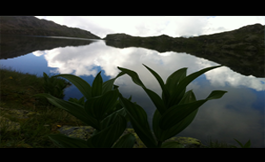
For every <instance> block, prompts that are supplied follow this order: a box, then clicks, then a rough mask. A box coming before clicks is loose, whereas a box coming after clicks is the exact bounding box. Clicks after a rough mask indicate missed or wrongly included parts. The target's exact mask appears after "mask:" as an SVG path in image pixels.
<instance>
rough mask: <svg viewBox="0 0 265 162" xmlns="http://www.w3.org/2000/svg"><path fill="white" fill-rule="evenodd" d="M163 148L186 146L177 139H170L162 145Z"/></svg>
mask: <svg viewBox="0 0 265 162" xmlns="http://www.w3.org/2000/svg"><path fill="white" fill-rule="evenodd" d="M161 148H184V146H183V145H182V144H180V143H179V142H176V141H168V142H164V143H163V144H162V145H161Z"/></svg>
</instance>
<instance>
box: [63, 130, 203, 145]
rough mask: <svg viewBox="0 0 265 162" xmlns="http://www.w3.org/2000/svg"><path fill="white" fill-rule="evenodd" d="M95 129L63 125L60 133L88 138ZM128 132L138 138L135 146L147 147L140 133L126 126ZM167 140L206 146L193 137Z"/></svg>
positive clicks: (125, 132) (126, 132)
mask: <svg viewBox="0 0 265 162" xmlns="http://www.w3.org/2000/svg"><path fill="white" fill-rule="evenodd" d="M94 130H95V129H94V128H92V127H91V126H62V127H60V128H59V129H58V131H59V132H60V133H62V134H64V135H67V136H68V137H74V138H80V139H83V140H87V139H88V138H90V137H91V136H92V134H93V131H94ZM128 133H132V134H133V135H134V136H135V138H136V143H135V145H134V147H133V148H146V146H145V145H144V143H143V142H142V141H141V139H140V138H139V137H138V135H137V134H136V133H135V132H134V130H133V129H132V128H126V129H125V131H124V133H123V134H122V136H123V135H126V134H128ZM122 136H121V137H122ZM121 137H120V138H121ZM166 141H177V142H179V143H181V144H182V145H183V147H184V148H203V147H204V145H203V144H202V143H201V141H200V140H198V139H196V138H192V137H172V138H170V139H168V140H166Z"/></svg>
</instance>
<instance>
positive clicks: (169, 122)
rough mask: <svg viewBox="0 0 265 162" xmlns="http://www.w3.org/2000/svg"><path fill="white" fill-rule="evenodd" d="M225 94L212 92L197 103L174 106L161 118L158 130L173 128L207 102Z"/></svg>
mask: <svg viewBox="0 0 265 162" xmlns="http://www.w3.org/2000/svg"><path fill="white" fill-rule="evenodd" d="M226 92H227V91H213V92H211V94H210V95H209V96H208V97H207V98H206V99H204V100H198V101H195V102H191V103H187V104H181V105H175V106H173V107H171V108H169V109H168V110H167V111H166V112H165V113H164V114H163V115H162V117H161V120H160V123H159V125H160V128H161V129H163V130H166V129H169V128H170V127H173V126H174V125H175V124H177V123H179V122H180V121H181V120H183V119H185V118H186V117H187V116H188V115H190V114H191V113H192V112H193V111H195V110H196V109H198V108H199V107H200V106H201V105H203V104H204V103H205V102H206V101H207V100H211V99H218V98H221V97H222V96H223V95H224V93H226Z"/></svg>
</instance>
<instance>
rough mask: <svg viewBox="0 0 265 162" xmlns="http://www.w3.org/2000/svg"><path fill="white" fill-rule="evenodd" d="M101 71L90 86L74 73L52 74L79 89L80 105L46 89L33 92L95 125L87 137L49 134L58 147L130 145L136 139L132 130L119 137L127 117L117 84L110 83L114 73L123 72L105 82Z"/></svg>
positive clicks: (112, 81)
mask: <svg viewBox="0 0 265 162" xmlns="http://www.w3.org/2000/svg"><path fill="white" fill-rule="evenodd" d="M100 73H101V72H99V73H98V74H97V76H96V77H95V79H94V81H93V83H92V86H90V85H89V84H88V83H87V82H86V81H84V80H83V79H81V78H80V77H77V76H74V75H70V74H61V75H56V76H55V77H64V78H66V79H68V80H69V81H70V82H72V83H73V84H74V85H75V86H76V87H77V88H78V89H79V90H80V91H81V93H82V94H83V95H84V97H85V98H86V99H87V100H86V102H85V104H84V105H83V106H82V105H80V104H77V103H75V102H71V101H64V100H62V99H58V98H56V97H54V96H52V95H51V94H47V93H44V94H38V95H35V96H42V97H46V98H47V100H48V101H49V102H50V103H52V104H53V105H55V106H56V107H58V108H61V109H64V110H66V111H67V112H69V113H70V114H72V115H74V116H75V117H76V118H78V119H80V120H81V121H83V122H84V123H86V124H87V125H90V126H92V127H93V128H95V129H96V131H94V134H93V136H92V137H91V138H89V139H88V140H87V141H85V140H82V139H77V138H70V137H67V136H65V135H62V134H55V135H49V138H50V139H51V140H52V141H53V142H54V143H55V144H57V145H58V146H59V147H82V148H87V147H89V148H95V147H96V148H102V147H114V148H117V147H121V148H123V147H133V145H134V142H135V137H134V135H133V134H127V135H125V136H123V137H122V138H120V139H119V137H120V136H121V135H122V133H123V132H124V130H125V129H126V126H127V122H128V121H127V120H126V112H125V109H124V108H121V107H123V106H121V105H120V104H121V103H120V102H119V100H117V99H118V95H119V91H118V86H116V85H114V88H113V83H114V81H115V79H116V78H117V77H119V76H121V75H123V74H124V73H120V74H118V76H117V77H116V78H113V79H110V80H108V81H106V82H104V83H103V80H102V77H101V76H100ZM117 107H118V108H117ZM114 110H115V111H114ZM110 112H112V113H110ZM118 139H119V140H118ZM117 140H118V141H117ZM115 142H116V143H115ZM114 143H115V144H114Z"/></svg>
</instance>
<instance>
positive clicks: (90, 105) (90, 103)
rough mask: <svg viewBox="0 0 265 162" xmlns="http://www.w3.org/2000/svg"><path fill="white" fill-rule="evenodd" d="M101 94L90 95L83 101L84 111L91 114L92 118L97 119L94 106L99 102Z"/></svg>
mask: <svg viewBox="0 0 265 162" xmlns="http://www.w3.org/2000/svg"><path fill="white" fill-rule="evenodd" d="M101 97H102V96H97V97H91V98H90V99H87V101H86V102H85V105H84V110H85V112H86V113H87V114H88V115H90V116H92V117H93V118H95V119H97V115H96V108H97V106H95V105H97V104H98V103H100V98H101Z"/></svg>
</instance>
